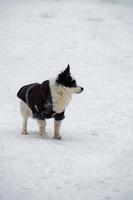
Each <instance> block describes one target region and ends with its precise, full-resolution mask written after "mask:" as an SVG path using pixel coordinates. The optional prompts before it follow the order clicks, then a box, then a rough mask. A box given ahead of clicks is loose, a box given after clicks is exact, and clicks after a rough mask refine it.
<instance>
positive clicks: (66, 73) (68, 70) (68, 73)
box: [64, 64, 70, 76]
mask: <svg viewBox="0 0 133 200" xmlns="http://www.w3.org/2000/svg"><path fill="white" fill-rule="evenodd" d="M64 74H65V75H66V76H68V75H70V65H69V64H68V65H67V68H66V69H65V70H64Z"/></svg>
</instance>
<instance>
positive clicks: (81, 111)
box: [0, 0, 133, 200]
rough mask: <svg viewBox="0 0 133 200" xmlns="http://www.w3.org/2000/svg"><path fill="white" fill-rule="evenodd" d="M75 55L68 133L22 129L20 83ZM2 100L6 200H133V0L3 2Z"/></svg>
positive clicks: (0, 141) (53, 70)
mask: <svg viewBox="0 0 133 200" xmlns="http://www.w3.org/2000/svg"><path fill="white" fill-rule="evenodd" d="M68 63H69V64H70V65H71V72H72V74H73V75H74V76H75V77H76V79H77V82H78V84H79V85H81V86H83V87H84V88H85V90H84V92H83V93H82V94H80V95H75V96H74V97H73V99H72V102H71V103H70V105H69V106H68V108H67V109H66V119H65V120H64V121H63V124H62V127H61V132H62V140H61V141H58V140H54V139H53V120H48V121H47V136H46V137H45V138H41V137H40V136H39V134H38V132H37V131H38V125H37V123H36V121H35V120H33V119H30V120H29V135H28V136H23V135H21V134H20V132H21V126H22V118H21V116H20V113H19V106H18V103H19V100H18V99H17V97H16V93H17V91H18V90H19V88H20V87H21V86H23V85H25V84H28V83H33V82H42V81H44V80H46V79H49V78H51V77H55V76H56V74H58V73H59V72H60V71H61V70H63V69H64V68H65V67H66V65H67V64H68ZM0 106H1V108H0V200H9V199H12V200H132V199H133V3H132V1H131V0H128V1H126V0H125V1H124V0H110V1H109V0H90V1H89V0H88V1H87V0H86V1H85V0H84V1H76V0H75V1H74V0H73V1H65V0H53V1H52V0H50V1H43V0H38V1H37V0H36V1H33V0H29V1H26V0H24V1H20V0H18V1H15V0H14V1H11V0H5V1H3V0H0Z"/></svg>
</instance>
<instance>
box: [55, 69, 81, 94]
mask: <svg viewBox="0 0 133 200" xmlns="http://www.w3.org/2000/svg"><path fill="white" fill-rule="evenodd" d="M56 83H57V84H60V85H62V86H64V87H66V88H68V89H69V90H70V92H71V93H81V92H82V91H83V90H84V88H83V87H80V86H78V85H77V82H76V80H75V79H74V78H73V77H72V76H71V73H70V66H69V65H68V66H67V68H66V69H65V70H64V71H63V72H61V73H60V74H59V75H58V77H57V79H56Z"/></svg>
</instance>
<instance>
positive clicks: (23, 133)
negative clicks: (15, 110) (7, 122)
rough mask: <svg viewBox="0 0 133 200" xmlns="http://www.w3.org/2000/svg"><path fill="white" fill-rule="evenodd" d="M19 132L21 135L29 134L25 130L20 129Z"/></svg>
mask: <svg viewBox="0 0 133 200" xmlns="http://www.w3.org/2000/svg"><path fill="white" fill-rule="evenodd" d="M21 134H22V135H29V133H28V132H27V131H25V130H22V132H21Z"/></svg>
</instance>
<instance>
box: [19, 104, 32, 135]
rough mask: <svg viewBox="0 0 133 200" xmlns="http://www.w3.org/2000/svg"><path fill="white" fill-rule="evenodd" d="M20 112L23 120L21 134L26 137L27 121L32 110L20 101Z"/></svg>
mask: <svg viewBox="0 0 133 200" xmlns="http://www.w3.org/2000/svg"><path fill="white" fill-rule="evenodd" d="M20 111H21V115H22V118H23V127H22V134H23V135H27V134H28V132H27V121H28V118H29V117H30V116H32V110H31V109H30V108H29V107H28V106H27V104H26V103H24V102H23V101H20Z"/></svg>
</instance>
